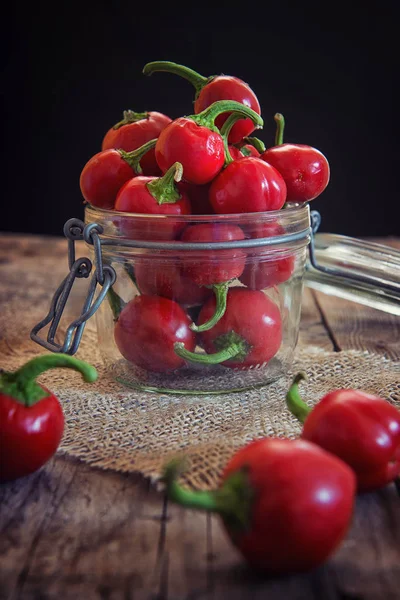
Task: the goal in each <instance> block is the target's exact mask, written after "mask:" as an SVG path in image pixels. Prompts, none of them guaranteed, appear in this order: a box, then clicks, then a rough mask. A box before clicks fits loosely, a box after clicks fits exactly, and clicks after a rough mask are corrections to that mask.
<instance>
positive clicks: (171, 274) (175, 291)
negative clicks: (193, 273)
mask: <svg viewBox="0 0 400 600" xmlns="http://www.w3.org/2000/svg"><path fill="white" fill-rule="evenodd" d="M182 266H183V261H180V260H179V261H178V262H176V259H175V260H174V261H172V260H164V261H161V260H156V259H155V258H154V257H152V259H151V260H150V261H148V260H140V259H137V260H136V261H135V277H136V284H137V287H138V289H139V290H140V293H141V294H145V295H146V296H163V297H164V298H169V299H170V300H174V301H175V302H178V304H182V305H183V306H198V305H199V304H203V302H204V301H205V300H207V298H209V297H210V296H211V294H212V291H211V290H210V289H208V288H206V287H200V286H198V285H197V284H196V283H194V282H193V281H192V280H191V279H189V278H188V277H185V275H184V273H183V272H182V271H183V270H182Z"/></svg>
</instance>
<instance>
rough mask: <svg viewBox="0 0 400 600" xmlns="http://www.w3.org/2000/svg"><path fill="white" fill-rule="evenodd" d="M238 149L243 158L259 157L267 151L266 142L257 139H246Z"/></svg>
mask: <svg viewBox="0 0 400 600" xmlns="http://www.w3.org/2000/svg"><path fill="white" fill-rule="evenodd" d="M236 147H237V148H239V150H240V151H241V153H242V154H243V156H256V157H259V156H261V154H262V153H263V152H265V150H266V148H265V144H264V142H263V141H262V140H259V139H258V138H256V137H245V138H243V140H242V141H241V142H239V144H237V145H236Z"/></svg>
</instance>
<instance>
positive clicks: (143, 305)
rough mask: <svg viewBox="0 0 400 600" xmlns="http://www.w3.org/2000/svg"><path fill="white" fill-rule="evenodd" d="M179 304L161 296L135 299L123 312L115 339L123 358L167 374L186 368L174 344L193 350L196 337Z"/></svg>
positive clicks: (115, 330) (119, 318) (116, 327)
mask: <svg viewBox="0 0 400 600" xmlns="http://www.w3.org/2000/svg"><path fill="white" fill-rule="evenodd" d="M189 325H190V319H189V317H188V316H187V314H186V313H185V311H184V310H183V308H182V307H181V306H179V304H177V303H176V302H174V301H172V300H169V299H168V298H161V297H159V296H135V298H133V300H131V301H130V302H128V304H127V305H126V306H125V307H124V308H123V309H122V311H121V313H120V314H119V317H118V320H117V322H116V324H115V329H114V339H115V343H116V344H117V347H118V349H119V351H120V352H121V354H122V356H123V357H124V358H126V359H127V360H129V361H130V362H132V363H133V364H135V365H137V366H138V367H141V368H142V369H146V370H147V371H155V372H160V373H162V372H165V371H173V370H175V369H179V368H180V367H183V366H184V364H185V361H184V360H183V359H182V358H180V357H179V356H177V354H176V353H175V352H174V344H175V343H178V342H179V343H180V344H182V347H183V348H187V349H188V350H193V349H194V348H195V346H196V335H195V333H194V332H193V331H191V329H190V328H189Z"/></svg>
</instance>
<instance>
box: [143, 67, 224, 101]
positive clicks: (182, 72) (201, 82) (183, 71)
mask: <svg viewBox="0 0 400 600" xmlns="http://www.w3.org/2000/svg"><path fill="white" fill-rule="evenodd" d="M157 71H164V72H166V73H174V74H175V75H179V76H180V77H183V78H184V79H186V80H187V81H189V83H191V84H192V85H193V86H194V88H195V90H196V98H197V96H198V95H199V93H200V92H201V90H202V89H203V87H204V86H205V85H206V84H207V83H208V82H209V81H211V80H212V79H214V76H212V77H203V75H200V74H199V73H196V71H193V69H189V67H185V66H183V65H178V64H177V63H174V62H170V61H168V60H157V61H154V62H149V63H147V65H145V66H144V68H143V73H144V74H145V75H152V74H153V73H156V72H157Z"/></svg>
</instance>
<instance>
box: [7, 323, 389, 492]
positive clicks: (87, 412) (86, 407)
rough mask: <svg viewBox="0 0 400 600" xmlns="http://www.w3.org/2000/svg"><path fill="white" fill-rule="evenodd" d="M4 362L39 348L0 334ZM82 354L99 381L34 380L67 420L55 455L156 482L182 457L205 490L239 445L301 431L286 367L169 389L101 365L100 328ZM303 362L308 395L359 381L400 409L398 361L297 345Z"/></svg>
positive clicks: (187, 477)
mask: <svg viewBox="0 0 400 600" xmlns="http://www.w3.org/2000/svg"><path fill="white" fill-rule="evenodd" d="M1 350H2V354H3V356H2V365H3V368H6V369H15V368H16V367H18V366H19V365H21V364H22V363H23V362H24V361H25V360H27V359H28V358H30V357H31V356H34V355H35V354H37V353H38V350H37V349H36V348H35V347H33V344H32V343H31V342H28V341H26V343H25V345H22V346H19V348H18V349H17V348H13V346H12V345H11V344H10V343H8V342H7V340H4V338H3V341H2V346H1ZM79 357H80V358H82V359H86V360H88V361H90V362H91V363H92V364H94V365H95V366H96V367H97V368H98V370H99V375H100V377H99V380H98V381H97V382H96V383H94V384H92V385H88V384H85V383H83V381H82V379H81V378H80V376H79V375H78V374H76V373H75V372H72V371H70V370H66V369H65V370H56V371H51V372H49V373H47V374H44V375H43V376H42V377H41V378H40V381H41V382H43V383H46V384H47V385H48V386H49V387H51V389H52V390H53V391H54V392H55V393H56V394H57V395H58V397H59V398H60V400H61V402H62V406H63V409H64V413H65V419H66V428H65V433H64V437H63V440H62V443H61V446H60V449H59V452H60V453H65V454H68V455H70V456H74V457H77V458H79V459H81V460H83V461H84V462H86V463H89V464H90V465H95V466H97V467H102V468H105V469H114V470H117V471H124V472H140V473H142V474H143V475H145V476H147V477H149V478H151V479H152V480H153V481H156V480H157V479H158V478H159V477H160V474H161V471H162V466H163V465H164V463H165V462H167V461H168V460H169V459H171V458H172V457H176V456H178V455H184V456H186V457H187V458H188V459H189V460H188V468H187V470H186V472H185V473H184V474H183V475H182V481H183V482H184V483H186V484H187V485H189V486H191V487H195V488H198V489H208V488H212V487H214V486H216V485H217V483H218V479H219V475H220V473H221V470H222V468H223V466H224V464H225V463H226V461H227V460H228V459H229V457H230V456H231V455H232V454H233V452H234V451H235V449H237V448H238V447H240V446H241V445H243V444H245V443H246V442H248V441H250V440H252V439H254V438H257V437H261V436H270V435H274V436H279V437H288V438H294V437H296V436H298V434H299V432H300V426H299V424H298V423H297V421H296V419H295V418H294V417H292V416H291V415H290V413H289V412H288V411H287V410H286V408H285V393H286V390H287V386H288V384H289V383H290V375H288V377H285V378H282V379H281V380H279V381H277V382H275V383H273V384H270V385H269V386H267V387H265V388H261V389H254V390H250V391H247V392H242V393H236V394H232V395H221V396H214V395H213V396H211V395H210V396H198V397H196V396H190V397H185V396H173V395H169V394H168V395H167V394H165V395H163V394H153V393H148V392H146V393H145V392H143V393H141V392H137V391H133V390H128V389H127V388H125V387H124V386H123V385H121V384H119V383H116V382H115V381H113V380H112V379H111V378H110V377H109V376H108V375H107V374H106V373H105V371H104V367H103V365H102V362H101V358H100V356H99V355H98V353H97V350H96V334H95V332H94V331H93V330H91V331H88V330H86V332H85V336H84V340H83V343H82V347H81V350H80V351H79ZM298 369H302V370H305V371H306V372H307V374H308V376H309V382H308V383H306V384H304V387H303V392H304V397H305V398H306V399H307V401H308V403H309V404H313V403H315V402H317V401H318V399H319V398H320V397H321V396H322V395H323V394H324V393H325V392H327V391H328V390H330V389H333V388H337V387H349V388H353V387H354V388H359V389H363V390H365V391H368V392H370V393H375V394H378V395H379V396H382V397H384V398H387V399H388V400H389V401H390V402H392V403H394V404H395V405H397V406H398V407H399V408H400V383H399V382H400V363H398V362H397V363H394V362H391V361H389V360H387V359H385V358H383V357H379V356H376V355H372V354H369V353H367V352H358V351H346V352H339V353H336V352H325V351H323V350H320V349H318V348H313V347H303V348H299V349H298V351H297V356H296V361H295V364H294V367H293V372H295V371H296V370H298Z"/></svg>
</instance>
